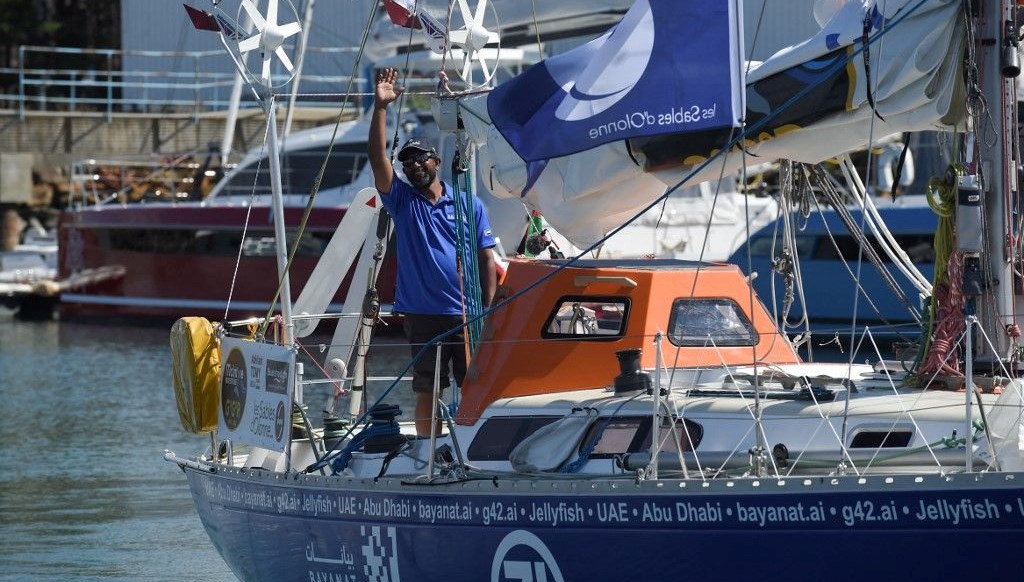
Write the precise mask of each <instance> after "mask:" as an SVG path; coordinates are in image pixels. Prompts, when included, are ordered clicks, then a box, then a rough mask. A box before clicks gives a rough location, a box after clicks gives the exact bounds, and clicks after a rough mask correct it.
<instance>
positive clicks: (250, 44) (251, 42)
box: [238, 34, 261, 55]
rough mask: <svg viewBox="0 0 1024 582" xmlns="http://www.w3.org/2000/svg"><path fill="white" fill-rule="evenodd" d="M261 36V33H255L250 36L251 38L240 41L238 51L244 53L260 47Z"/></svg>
mask: <svg viewBox="0 0 1024 582" xmlns="http://www.w3.org/2000/svg"><path fill="white" fill-rule="evenodd" d="M260 36H261V35H259V34H254V35H252V36H250V37H249V38H247V39H245V40H243V41H241V42H239V43H238V52H240V53H242V54H243V55H244V54H245V53H247V52H249V51H251V50H252V49H255V48H259V46H260Z"/></svg>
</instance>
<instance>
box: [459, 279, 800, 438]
mask: <svg viewBox="0 0 1024 582" xmlns="http://www.w3.org/2000/svg"><path fill="white" fill-rule="evenodd" d="M565 263H566V261H564V260H560V261H538V260H513V261H512V262H511V263H510V264H509V267H508V272H507V274H506V276H505V279H504V282H503V283H502V285H501V286H500V287H499V288H498V293H497V296H496V297H495V304H497V303H498V302H499V300H502V299H504V298H505V297H510V296H513V295H515V294H517V293H520V292H522V291H524V290H526V289H528V288H529V290H528V291H526V292H525V293H524V294H522V295H520V296H518V297H516V298H515V299H513V300H512V301H510V302H509V303H508V304H507V305H505V306H504V307H502V308H501V309H499V310H498V311H496V312H495V313H494V314H492V315H491V316H490V317H489V318H488V321H487V322H486V324H485V326H484V331H483V334H482V338H481V342H480V346H479V348H478V350H477V352H476V354H475V355H474V356H473V360H472V361H471V362H470V366H469V371H468V373H467V374H466V381H465V386H464V389H463V393H462V402H461V404H460V406H459V411H458V415H457V421H458V422H459V423H460V424H473V423H474V422H475V421H476V420H477V419H478V418H479V417H480V415H481V414H482V413H483V411H484V409H486V408H487V406H488V405H490V404H491V403H492V402H494V401H496V400H498V399H501V398H509V397H513V396H530V395H535V394H549V393H557V392H565V391H571V390H584V389H590V388H601V387H605V386H610V385H611V384H612V382H613V381H614V378H615V377H616V376H617V375H619V373H620V369H619V364H618V360H617V358H616V356H615V353H616V352H619V351H622V350H627V349H637V348H639V349H641V350H642V355H641V358H640V365H641V367H642V368H647V369H651V368H654V367H655V359H656V350H655V344H654V340H655V337H656V335H657V334H658V333H661V334H662V338H663V342H662V344H661V345H662V347H661V349H662V355H663V358H664V363H665V365H666V366H669V367H715V366H721V365H723V364H725V365H733V366H741V365H750V364H753V363H759V364H791V363H796V362H799V361H800V359H799V356H797V354H796V353H795V352H794V351H793V349H792V347H791V345H790V344H789V342H788V341H786V339H785V338H784V337H782V335H781V334H780V332H779V331H778V329H777V328H776V326H775V323H774V322H773V321H772V318H771V317H770V316H769V315H768V312H767V311H766V310H765V308H764V305H763V304H762V303H761V301H760V300H759V299H758V298H757V296H755V295H754V294H753V292H752V291H751V288H750V286H749V285H748V283H747V281H746V278H745V277H744V276H743V274H742V272H741V271H740V270H739V268H738V267H736V266H735V265H729V264H720V263H696V262H692V261H680V260H668V259H662V260H659V259H654V260H629V259H623V260H614V259H612V260H589V261H587V260H584V261H578V262H576V263H575V264H574V265H573V266H570V267H567V268H564V269H562V270H559V267H560V266H562V265H564V264H565ZM531 285H534V286H533V287H532V288H531Z"/></svg>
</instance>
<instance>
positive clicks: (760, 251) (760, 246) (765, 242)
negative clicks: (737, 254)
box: [741, 235, 818, 259]
mask: <svg viewBox="0 0 1024 582" xmlns="http://www.w3.org/2000/svg"><path fill="white" fill-rule="evenodd" d="M794 238H795V239H796V252H797V256H799V257H800V258H802V259H806V258H808V257H810V256H811V253H812V252H814V244H815V242H816V241H817V238H818V237H816V236H803V235H797V236H796V237H794ZM772 243H773V240H772V237H770V236H757V237H752V238H751V239H750V244H749V245H748V248H749V249H750V256H752V257H771V256H777V255H779V254H780V253H781V252H782V241H781V239H780V240H779V241H778V242H775V244H774V247H773V245H772ZM741 252H742V251H741Z"/></svg>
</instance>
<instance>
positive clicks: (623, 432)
mask: <svg viewBox="0 0 1024 582" xmlns="http://www.w3.org/2000/svg"><path fill="white" fill-rule="evenodd" d="M658 434H659V435H660V437H661V441H662V446H661V450H662V452H666V453H675V452H676V451H677V450H678V449H679V448H682V450H683V452H692V451H693V450H694V449H695V448H696V447H697V446H699V445H700V441H701V439H702V438H703V437H704V428H703V427H702V426H701V425H700V424H697V423H696V422H694V421H692V420H689V419H676V434H678V435H679V440H678V443H679V445H678V446H677V445H676V442H677V441H676V440H675V439H673V438H672V431H671V428H670V425H669V423H668V419H667V418H666V419H662V426H661V428H660V429H659V433H658ZM595 438H596V439H598V441H597V444H596V445H594V450H593V451H591V453H590V457H591V458H595V459H602V458H604V459H607V458H611V457H614V456H616V455H622V454H625V453H637V452H642V451H647V450H650V448H651V418H650V417H649V416H627V417H616V418H608V417H604V418H599V419H597V420H595V421H594V422H593V424H591V425H590V429H589V430H588V431H587V434H586V436H585V437H584V438H583V440H582V441H581V443H580V447H581V449H583V448H585V447H589V446H590V444H591V443H592V442H593V441H594V439H595Z"/></svg>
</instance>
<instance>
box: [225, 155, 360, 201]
mask: <svg viewBox="0 0 1024 582" xmlns="http://www.w3.org/2000/svg"><path fill="white" fill-rule="evenodd" d="M326 156H327V148H326V147H323V148H313V149H306V150H298V151H293V152H289V153H287V154H284V156H283V157H282V159H281V189H282V190H283V191H284V193H285V194H309V193H310V192H312V191H313V180H315V179H316V177H317V175H319V173H320V168H321V166H322V165H323V163H324V157H326ZM367 160H368V158H367V154H366V143H365V142H363V143H355V144H335V145H334V147H333V148H332V150H331V156H330V160H329V161H328V162H327V168H326V169H325V170H324V178H323V180H322V181H321V183H320V190H328V189H331V188H339V187H341V186H345V185H348V184H351V183H352V181H353V180H355V179H356V178H357V177H358V176H359V173H360V172H361V171H362V170H363V167H364V166H365V165H366V162H367ZM230 180H231V181H230V182H228V183H227V184H225V185H224V189H223V190H222V195H224V196H249V195H251V194H252V193H253V189H254V188H255V193H256V194H269V193H270V165H269V163H268V162H267V160H266V159H265V158H264V159H263V160H262V161H257V162H255V163H252V164H250V165H248V166H245V167H242V168H239V169H238V170H237V171H235V172H234V173H233V174H231V177H230Z"/></svg>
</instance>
